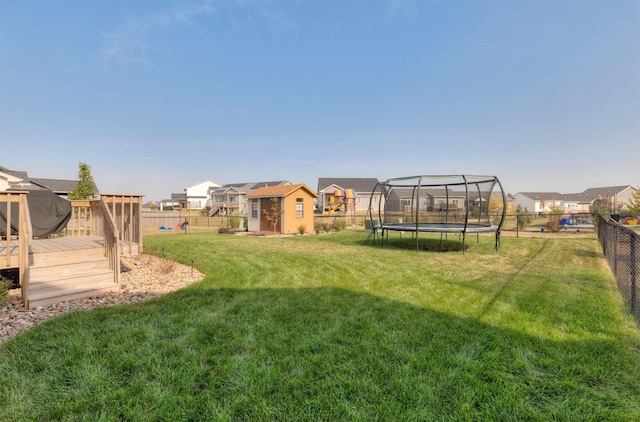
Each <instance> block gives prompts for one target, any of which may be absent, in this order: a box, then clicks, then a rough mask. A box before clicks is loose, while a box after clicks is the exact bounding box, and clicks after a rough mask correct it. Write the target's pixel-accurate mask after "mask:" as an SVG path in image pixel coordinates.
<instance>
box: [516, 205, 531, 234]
mask: <svg viewBox="0 0 640 422" xmlns="http://www.w3.org/2000/svg"><path fill="white" fill-rule="evenodd" d="M516 214H517V216H518V230H524V228H525V227H527V226H528V225H529V224H531V222H532V221H533V215H532V214H529V213H528V212H526V211H525V210H524V208H522V205H518V206H517V207H516Z"/></svg>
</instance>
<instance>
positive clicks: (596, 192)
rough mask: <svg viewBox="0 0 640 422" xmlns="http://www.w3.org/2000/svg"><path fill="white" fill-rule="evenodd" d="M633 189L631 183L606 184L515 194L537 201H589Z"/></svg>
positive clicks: (610, 196)
mask: <svg viewBox="0 0 640 422" xmlns="http://www.w3.org/2000/svg"><path fill="white" fill-rule="evenodd" d="M629 188H631V189H635V188H634V187H633V186H631V185H623V186H608V187H603V188H589V189H586V190H584V191H582V192H580V193H566V194H565V193H558V192H518V193H517V194H516V195H523V196H526V197H527V198H530V199H533V200H536V201H539V200H541V199H542V198H544V199H545V200H547V201H552V200H554V199H555V200H558V201H576V202H585V203H590V202H593V201H595V200H596V199H598V198H612V197H613V196H615V195H617V194H620V193H621V192H623V191H624V190H626V189H629Z"/></svg>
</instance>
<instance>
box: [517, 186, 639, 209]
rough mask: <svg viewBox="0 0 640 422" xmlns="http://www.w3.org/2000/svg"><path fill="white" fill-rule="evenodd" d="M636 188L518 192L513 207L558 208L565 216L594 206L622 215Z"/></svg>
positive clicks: (615, 187) (619, 187)
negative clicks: (565, 192) (564, 192)
mask: <svg viewBox="0 0 640 422" xmlns="http://www.w3.org/2000/svg"><path fill="white" fill-rule="evenodd" d="M636 190H637V189H636V188H634V187H633V186H631V185H623V186H609V187H602V188H589V189H586V190H584V191H582V192H580V193H568V194H562V193H559V192H518V193H516V194H515V195H513V196H512V197H511V199H512V203H513V205H515V206H517V205H520V206H521V207H522V208H523V209H524V210H525V211H527V212H534V213H541V212H548V211H550V210H551V207H553V206H557V207H560V208H561V209H562V211H563V212H564V213H565V214H578V213H589V212H591V211H592V209H593V207H594V206H597V207H600V208H602V209H605V210H607V211H608V212H610V213H613V214H617V213H621V212H623V211H624V209H625V204H627V203H628V202H629V201H630V199H631V197H632V196H633V194H634V193H635V192H636Z"/></svg>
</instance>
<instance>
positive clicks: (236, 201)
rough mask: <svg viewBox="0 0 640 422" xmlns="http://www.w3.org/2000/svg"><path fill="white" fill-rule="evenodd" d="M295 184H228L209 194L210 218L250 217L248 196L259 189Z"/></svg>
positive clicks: (284, 181)
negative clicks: (216, 216) (235, 215)
mask: <svg viewBox="0 0 640 422" xmlns="http://www.w3.org/2000/svg"><path fill="white" fill-rule="evenodd" d="M291 184H293V183H292V182H291V181H290V180H276V181H269V182H248V183H228V184H226V185H223V186H220V187H218V188H216V189H213V190H211V191H210V192H209V199H208V201H207V203H206V208H207V209H208V210H209V216H210V217H211V216H214V215H231V214H237V215H248V213H249V209H248V205H247V199H246V195H247V194H248V193H249V192H251V191H253V190H255V189H258V188H262V187H266V186H286V185H291Z"/></svg>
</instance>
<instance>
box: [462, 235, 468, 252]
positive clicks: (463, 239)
mask: <svg viewBox="0 0 640 422" xmlns="http://www.w3.org/2000/svg"><path fill="white" fill-rule="evenodd" d="M466 237H467V236H466V235H465V233H462V255H464V250H465V243H464V241H465V238H466Z"/></svg>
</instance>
